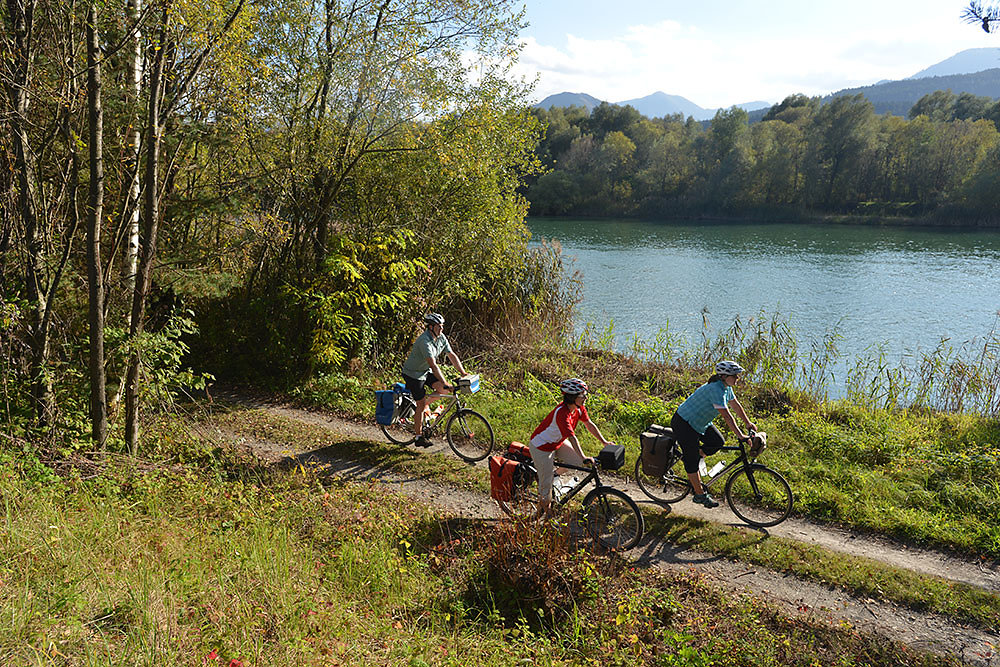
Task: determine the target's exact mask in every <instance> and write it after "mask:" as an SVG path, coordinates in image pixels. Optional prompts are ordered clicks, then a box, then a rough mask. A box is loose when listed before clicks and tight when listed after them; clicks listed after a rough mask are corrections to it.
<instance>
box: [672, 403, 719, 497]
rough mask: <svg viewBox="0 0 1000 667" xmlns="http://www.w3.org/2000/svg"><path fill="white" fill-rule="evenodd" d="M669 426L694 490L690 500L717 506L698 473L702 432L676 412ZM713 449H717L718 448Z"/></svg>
mask: <svg viewBox="0 0 1000 667" xmlns="http://www.w3.org/2000/svg"><path fill="white" fill-rule="evenodd" d="M670 427H671V428H672V429H673V431H674V437H675V438H677V442H678V443H680V445H681V452H682V453H683V460H684V471H685V472H686V473H687V477H688V481H689V482H691V488H692V489H693V490H694V498H692V500H693V501H694V502H696V503H698V504H699V505H704V506H705V507H708V508H712V507H718V505H719V503H718V502H716V500H715V499H714V498H712V496H710V495H709V494H708V493H707V492H706V491H705V487H704V486H702V484H701V475H700V474H699V473H698V464H699V463H700V462H701V447H700V445H701V439H702V437H703V436H702V434H701V433H698V431H696V430H694V428H692V427H691V425H690V424H688V423H687V421H686V420H685V419H684V418H683V417H681V416H680V415H677V414H675V415H674V418H673V419H671V420H670ZM706 432H707V431H706ZM713 442H714V441H713ZM714 451H718V449H716V450H714Z"/></svg>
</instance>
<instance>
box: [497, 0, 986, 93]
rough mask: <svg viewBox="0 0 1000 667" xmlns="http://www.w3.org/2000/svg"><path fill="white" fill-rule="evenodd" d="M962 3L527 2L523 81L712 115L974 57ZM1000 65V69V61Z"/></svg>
mask: <svg viewBox="0 0 1000 667" xmlns="http://www.w3.org/2000/svg"><path fill="white" fill-rule="evenodd" d="M966 5H967V0H836V1H828V0H813V1H810V0H795V1H792V0H755V1H753V2H751V1H750V0H728V1H727V0H722V1H721V2H717V3H715V4H705V3H699V2H694V1H692V0H687V1H684V2H681V1H678V0H658V1H656V2H654V1H653V0H617V1H615V2H610V1H607V0H600V1H597V0H527V1H526V20H527V21H528V22H529V23H530V25H529V26H528V27H527V28H525V29H524V30H523V31H522V32H521V38H522V40H523V41H524V50H523V51H522V53H521V58H520V62H519V64H518V66H517V70H516V71H517V72H518V73H519V74H521V75H522V76H525V77H527V78H528V79H529V80H530V79H532V78H533V77H535V76H537V77H538V83H537V85H536V88H535V94H534V98H535V100H541V99H542V98H544V97H546V96H547V95H550V94H552V93H559V92H564V91H570V92H583V93H588V94H590V95H593V96H595V97H597V98H599V99H603V100H608V101H612V102H616V101H620V100H626V99H632V98H637V97H643V96H645V95H649V94H650V93H653V92H656V91H663V92H665V93H669V94H673V95H682V96H684V97H686V98H688V99H689V100H691V101H692V102H694V103H696V104H699V105H701V106H703V107H706V108H715V107H728V106H731V105H733V104H738V103H742V102H750V101H756V100H762V101H766V102H770V103H775V102H779V101H781V100H782V99H783V98H784V97H785V96H787V95H790V94H793V93H805V94H807V95H819V94H825V93H829V92H833V91H835V90H840V89H841V88H848V87H853V86H861V85H868V84H872V83H876V82H878V81H880V80H883V79H902V78H905V77H907V76H910V75H912V74H915V73H916V72H918V71H920V70H922V69H924V68H925V67H928V66H929V65H932V64H934V63H936V62H939V61H941V60H944V59H945V58H947V57H949V56H951V55H954V54H955V53H957V52H959V51H961V50H963V49H969V48H976V47H983V46H990V47H998V48H1000V33H994V34H989V35H988V34H986V33H984V32H983V30H982V29H981V28H979V27H978V26H974V25H969V24H966V23H963V22H962V21H961V20H960V15H961V13H962V10H963V9H964V8H965V7H966ZM997 66H1000V62H998V63H997Z"/></svg>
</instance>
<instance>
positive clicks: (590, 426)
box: [583, 419, 615, 445]
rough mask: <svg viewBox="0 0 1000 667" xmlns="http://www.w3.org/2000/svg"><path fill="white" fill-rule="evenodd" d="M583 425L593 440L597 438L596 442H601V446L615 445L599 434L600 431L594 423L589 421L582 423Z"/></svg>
mask: <svg viewBox="0 0 1000 667" xmlns="http://www.w3.org/2000/svg"><path fill="white" fill-rule="evenodd" d="M583 425H584V426H586V427H587V430H588V431H590V433H591V434H592V435H593V436H594V437H595V438H597V439H598V440H600V441H601V444H602V445H613V444H615V443H613V442H611V441H610V440H608V439H606V438H605V437H604V436H603V435H602V434H601V429H599V428H597V424H595V423H594V422H592V421H590V420H589V419H588V420H587V421H585V422H583Z"/></svg>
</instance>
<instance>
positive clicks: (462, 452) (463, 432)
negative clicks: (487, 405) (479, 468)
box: [445, 409, 493, 463]
mask: <svg viewBox="0 0 1000 667" xmlns="http://www.w3.org/2000/svg"><path fill="white" fill-rule="evenodd" d="M445 436H446V437H447V439H448V444H449V445H450V446H451V448H452V449H453V450H454V451H455V453H456V454H458V457H459V458H460V459H462V460H463V461H468V462H470V463H473V462H475V461H482V460H483V459H485V458H486V457H487V456H489V454H490V452H491V451H493V427H492V426H490V423H489V422H488V421H486V417H484V416H482V415H481V414H479V413H478V412H476V411H475V410H468V409H462V410H459V411H458V412H456V413H455V414H453V415H452V416H451V417H450V418H449V419H448V425H447V426H446V427H445Z"/></svg>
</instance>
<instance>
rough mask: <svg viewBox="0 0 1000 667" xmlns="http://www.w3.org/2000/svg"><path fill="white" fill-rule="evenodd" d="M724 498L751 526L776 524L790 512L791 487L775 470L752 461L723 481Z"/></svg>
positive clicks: (760, 526) (763, 526)
mask: <svg viewBox="0 0 1000 667" xmlns="http://www.w3.org/2000/svg"><path fill="white" fill-rule="evenodd" d="M726 502H728V503H729V507H731V508H732V510H733V513H734V514H736V516H738V517H739V518H740V519H742V520H743V521H746V522H747V523H748V524H750V525H751V526H757V527H759V528H767V527H769V526H776V525H778V524H779V523H781V522H782V521H784V520H785V519H787V518H788V515H789V514H791V513H792V488H791V487H790V486H788V482H786V481H785V478H784V477H782V476H781V475H780V474H779V473H778V472H777V471H775V470H771V469H770V468H768V467H767V466H763V465H761V464H759V463H754V464H752V465H750V466H749V467H744V468H743V469H742V470H740V471H739V472H736V473H734V474H733V475H731V476H730V477H729V479H728V480H727V481H726Z"/></svg>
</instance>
